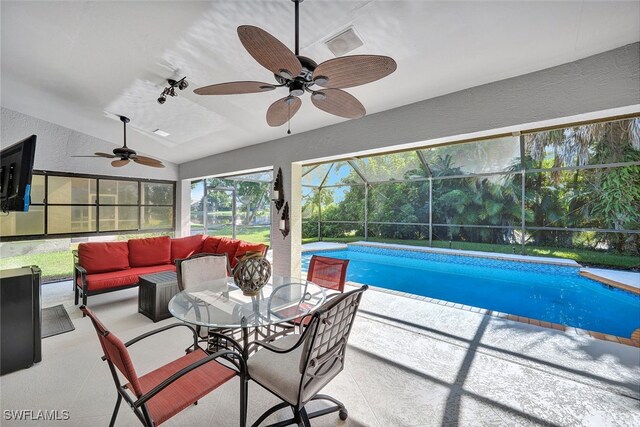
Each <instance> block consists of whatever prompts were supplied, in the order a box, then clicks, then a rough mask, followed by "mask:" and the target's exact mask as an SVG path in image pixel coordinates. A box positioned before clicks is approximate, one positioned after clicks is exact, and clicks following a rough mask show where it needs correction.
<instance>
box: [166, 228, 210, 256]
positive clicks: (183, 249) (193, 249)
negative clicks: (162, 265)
mask: <svg viewBox="0 0 640 427" xmlns="http://www.w3.org/2000/svg"><path fill="white" fill-rule="evenodd" d="M204 237H205V236H204V235H202V234H196V235H195V236H188V237H182V238H180V239H171V262H174V261H175V260H176V259H180V258H189V257H190V256H191V255H193V254H197V253H199V252H200V251H202V244H203V243H204Z"/></svg>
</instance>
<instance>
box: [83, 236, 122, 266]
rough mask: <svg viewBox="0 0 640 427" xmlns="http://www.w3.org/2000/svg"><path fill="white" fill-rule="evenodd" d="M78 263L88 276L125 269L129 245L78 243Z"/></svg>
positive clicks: (117, 243) (118, 243) (119, 243)
mask: <svg viewBox="0 0 640 427" xmlns="http://www.w3.org/2000/svg"><path fill="white" fill-rule="evenodd" d="M78 263H79V264H80V265H81V266H82V267H84V269H85V270H87V273H88V274H94V273H107V272H109V271H116V270H124V269H127V268H129V245H127V242H99V243H80V244H79V245H78Z"/></svg>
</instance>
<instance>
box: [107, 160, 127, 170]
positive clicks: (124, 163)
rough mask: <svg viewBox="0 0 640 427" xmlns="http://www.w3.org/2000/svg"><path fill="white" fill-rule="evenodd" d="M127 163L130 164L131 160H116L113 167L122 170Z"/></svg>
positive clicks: (112, 163) (112, 164)
mask: <svg viewBox="0 0 640 427" xmlns="http://www.w3.org/2000/svg"><path fill="white" fill-rule="evenodd" d="M127 163H129V160H127V159H120V160H114V161H113V162H111V166H113V167H115V168H120V167H122V166H124V165H126V164H127Z"/></svg>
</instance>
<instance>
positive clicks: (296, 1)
mask: <svg viewBox="0 0 640 427" xmlns="http://www.w3.org/2000/svg"><path fill="white" fill-rule="evenodd" d="M291 1H292V2H294V3H295V4H296V34H295V37H296V52H295V53H296V56H298V55H300V3H302V2H303V1H304V0H291Z"/></svg>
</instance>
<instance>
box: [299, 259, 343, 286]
mask: <svg viewBox="0 0 640 427" xmlns="http://www.w3.org/2000/svg"><path fill="white" fill-rule="evenodd" d="M347 267H349V260H348V259H337V258H329V257H326V256H319V255H313V256H312V257H311V261H310V262H309V271H308V272H307V280H308V281H310V282H313V283H315V284H316V285H319V286H322V287H323V288H327V289H332V290H334V291H338V292H344V282H345V280H346V278H347Z"/></svg>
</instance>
